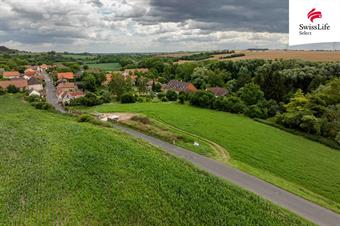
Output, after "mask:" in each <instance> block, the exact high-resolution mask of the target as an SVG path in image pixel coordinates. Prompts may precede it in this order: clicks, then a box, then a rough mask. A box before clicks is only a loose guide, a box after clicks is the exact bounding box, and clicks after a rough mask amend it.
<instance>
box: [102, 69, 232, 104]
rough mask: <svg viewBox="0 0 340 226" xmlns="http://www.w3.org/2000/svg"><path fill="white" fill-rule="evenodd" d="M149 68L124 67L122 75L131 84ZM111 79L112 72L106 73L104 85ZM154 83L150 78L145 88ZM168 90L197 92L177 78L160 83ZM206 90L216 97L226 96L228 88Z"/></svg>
mask: <svg viewBox="0 0 340 226" xmlns="http://www.w3.org/2000/svg"><path fill="white" fill-rule="evenodd" d="M148 72H149V70H148V69H147V68H137V69H126V70H124V71H123V72H122V76H123V77H124V78H125V79H130V80H131V82H132V83H133V84H135V82H136V79H137V77H138V73H141V74H145V73H148ZM111 80H112V74H106V81H105V82H104V85H107V84H109V83H110V82H111ZM153 84H154V81H153V80H150V81H149V82H148V83H147V90H149V91H151V90H152V85H153ZM168 90H173V91H176V92H177V93H179V92H185V93H195V92H197V91H198V90H197V88H196V87H195V86H194V85H193V84H192V83H190V82H183V81H179V80H171V81H169V82H168V83H167V84H163V85H162V91H163V92H166V91H168ZM207 91H209V92H211V93H213V94H214V95H215V96H216V97H221V96H226V95H228V90H227V89H225V88H223V87H210V88H207Z"/></svg>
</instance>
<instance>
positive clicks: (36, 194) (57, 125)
mask: <svg viewBox="0 0 340 226" xmlns="http://www.w3.org/2000/svg"><path fill="white" fill-rule="evenodd" d="M0 106H1V107H0V181H1V183H0V225H52V224H56V225H306V224H308V223H307V222H305V221H303V220H302V219H300V218H298V217H296V216H295V215H293V214H291V213H289V212H287V211H285V210H283V209H281V208H278V207H276V206H274V205H272V204H270V203H269V202H266V201H264V200H262V199H261V198H259V197H257V196H255V195H253V194H251V193H248V192H245V191H243V190H241V189H239V188H237V187H235V186H233V185H231V184H228V183H226V182H224V181H221V180H219V179H217V178H215V177H212V176H210V175H208V174H206V173H204V172H201V171H199V170H197V169H196V168H194V167H192V166H191V165H189V164H187V163H185V162H183V161H181V160H178V159H176V158H174V157H172V156H169V155H167V154H165V153H164V152H162V151H160V150H158V149H156V148H154V147H152V146H150V145H147V144H146V143H144V142H142V141H137V140H134V139H132V138H130V137H129V136H127V135H124V134H121V133H119V132H117V131H115V130H113V129H110V128H103V127H98V126H94V125H92V124H87V123H83V124H81V123H78V122H76V120H75V119H74V118H72V117H69V116H62V115H59V114H55V113H48V112H43V111H38V110H36V109H34V108H32V107H31V106H30V105H28V104H27V103H25V102H24V101H22V100H21V98H20V97H18V96H8V95H7V96H0Z"/></svg>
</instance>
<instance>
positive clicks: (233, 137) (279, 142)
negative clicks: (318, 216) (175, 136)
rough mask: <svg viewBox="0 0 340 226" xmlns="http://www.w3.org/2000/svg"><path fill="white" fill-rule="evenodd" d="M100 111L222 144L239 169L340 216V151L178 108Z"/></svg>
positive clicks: (232, 118)
mask: <svg viewBox="0 0 340 226" xmlns="http://www.w3.org/2000/svg"><path fill="white" fill-rule="evenodd" d="M89 111H98V112H137V113H142V114H145V115H147V116H149V117H152V118H155V119H158V120H160V121H163V122H166V123H168V124H170V125H172V126H175V127H177V128H180V129H182V130H185V131H188V132H190V133H193V134H197V135H199V136H201V137H203V138H206V139H209V140H211V141H213V142H216V143H217V144H219V145H222V146H223V147H224V148H225V149H226V150H227V151H228V152H229V155H230V157H231V160H230V163H231V164H233V165H234V166H236V167H238V168H240V169H242V170H244V171H246V172H249V173H251V174H253V175H255V176H257V177H260V178H262V179H264V180H266V181H268V182H270V183H273V184H276V185H278V186H280V187H283V188H284V189H286V190H289V191H291V192H293V193H296V194H298V195H301V196H303V197H305V198H307V199H309V200H311V201H314V202H316V203H318V204H320V205H322V206H325V207H327V208H330V209H333V210H334V211H337V212H340V173H339V172H340V152H339V151H338V150H335V149H332V148H329V147H327V146H325V145H322V144H319V143H317V142H313V141H311V140H308V139H306V138H303V137H300V136H297V135H293V134H290V133H288V132H284V131H282V130H279V129H277V128H273V127H271V126H268V125H264V124H262V123H259V122H255V121H253V120H251V119H249V118H246V117H244V116H241V115H235V114H229V113H224V112H218V111H212V110H207V109H200V108H195V107H191V106H188V105H180V104H173V103H141V104H130V105H122V104H107V105H102V106H98V107H95V108H92V109H90V110H89Z"/></svg>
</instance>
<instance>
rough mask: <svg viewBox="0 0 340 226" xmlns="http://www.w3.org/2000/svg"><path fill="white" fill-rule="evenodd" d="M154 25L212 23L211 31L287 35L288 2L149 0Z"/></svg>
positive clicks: (260, 0)
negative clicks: (187, 21) (185, 22)
mask: <svg viewBox="0 0 340 226" xmlns="http://www.w3.org/2000/svg"><path fill="white" fill-rule="evenodd" d="M150 4H151V6H152V10H151V12H150V15H151V16H153V17H154V19H155V20H156V21H159V20H160V21H175V22H178V21H183V20H187V19H191V20H195V21H200V22H207V23H213V24H214V26H212V27H211V28H210V29H211V30H218V29H233V30H241V31H249V30H251V31H260V32H263V31H268V32H280V33H286V32H287V31H288V0H284V1H282V0H247V1H240V0H213V1H207V0H185V1H184V0H151V2H150Z"/></svg>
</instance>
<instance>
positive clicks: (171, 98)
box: [166, 90, 178, 101]
mask: <svg viewBox="0 0 340 226" xmlns="http://www.w3.org/2000/svg"><path fill="white" fill-rule="evenodd" d="M166 98H167V99H168V100H169V101H177V98H178V95H177V93H176V92H175V91H173V90H168V91H167V92H166Z"/></svg>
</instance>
